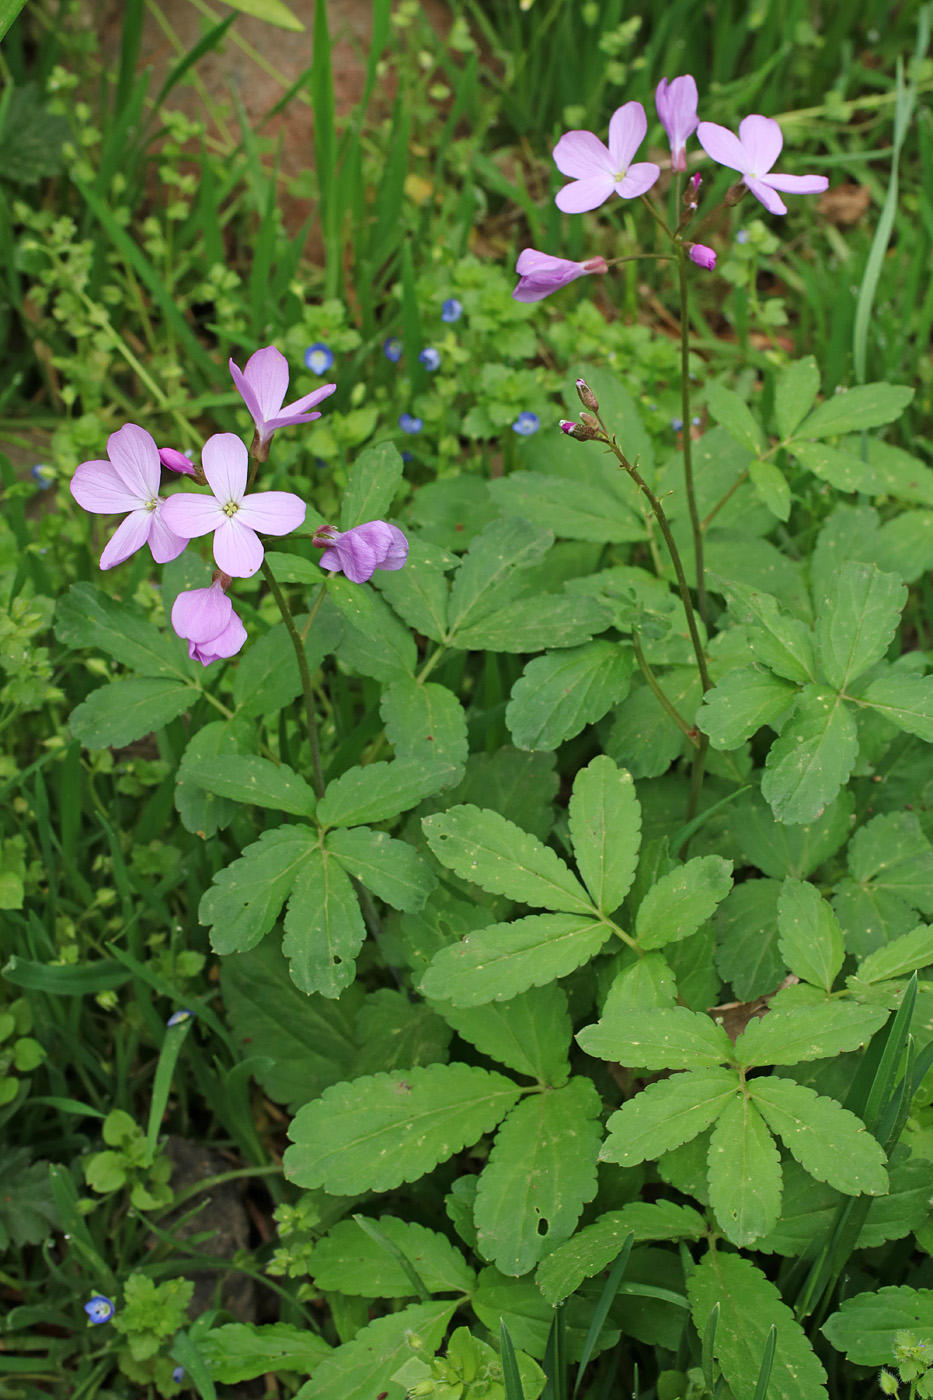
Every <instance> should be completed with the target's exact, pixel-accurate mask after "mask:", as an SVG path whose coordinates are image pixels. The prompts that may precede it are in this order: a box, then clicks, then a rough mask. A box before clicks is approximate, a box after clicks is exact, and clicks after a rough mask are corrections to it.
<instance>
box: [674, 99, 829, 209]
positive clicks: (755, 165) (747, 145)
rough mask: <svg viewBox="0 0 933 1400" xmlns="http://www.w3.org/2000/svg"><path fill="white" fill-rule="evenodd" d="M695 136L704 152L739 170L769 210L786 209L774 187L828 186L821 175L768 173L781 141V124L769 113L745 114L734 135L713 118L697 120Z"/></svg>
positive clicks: (815, 190) (810, 190)
mask: <svg viewBox="0 0 933 1400" xmlns="http://www.w3.org/2000/svg"><path fill="white" fill-rule="evenodd" d="M697 136H698V137H699V140H700V145H701V146H702V147H703V149H704V151H705V152H706V154H707V155H708V156H711V157H712V159H713V160H715V161H717V162H718V164H719V165H727V166H728V167H729V169H730V170H738V171H739V173H740V174H741V176H742V177H743V179H744V181H745V184H746V185H747V186H748V189H749V190H750V191H751V193H752V194H753V195H754V196H755V198H756V199H757V200H759V201H760V202H761V203H762V204H763V205H764V206H765V208H766V209H767V210H768V212H769V213H771V214H786V213H787V206H786V205H785V203H784V201H783V200H782V199H781V198H780V196H779V195H778V194H777V193H776V191H778V190H783V191H784V192H785V193H787V194H822V193H823V191H824V190H825V189H827V187H828V186H829V180H828V179H827V178H826V176H825V175H782V174H780V173H777V174H774V175H772V174H771V173H770V171H771V167H772V165H773V164H774V162H775V161H776V160H777V158H778V156H779V155H780V154H781V149H782V147H783V144H784V137H783V135H782V133H781V128H780V126H779V125H778V123H777V122H776V121H775V120H774V119H773V118H772V117H762V116H759V115H752V116H750V117H745V118H744V120H743V121H741V122H740V123H739V134H738V136H736V135H735V134H734V133H733V132H731V131H729V130H728V128H727V127H724V126H717V124H716V123H715V122H700V125H699V126H698V128H697Z"/></svg>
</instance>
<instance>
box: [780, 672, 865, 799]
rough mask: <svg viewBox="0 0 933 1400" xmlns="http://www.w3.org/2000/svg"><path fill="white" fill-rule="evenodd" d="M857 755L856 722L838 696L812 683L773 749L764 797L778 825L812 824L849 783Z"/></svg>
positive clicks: (803, 692)
mask: <svg viewBox="0 0 933 1400" xmlns="http://www.w3.org/2000/svg"><path fill="white" fill-rule="evenodd" d="M857 754H858V737H857V735H856V732H855V720H854V719H853V718H852V716H851V714H850V713H849V711H848V710H847V709H846V708H845V706H844V705H843V703H842V701H841V699H840V697H839V696H838V695H836V694H835V693H834V692H833V691H831V690H821V689H820V688H819V687H818V686H815V685H808V686H807V687H806V688H805V689H804V690H803V691H801V694H800V699H799V700H798V702H797V707H796V709H795V710H794V712H793V714H792V715H791V717H790V719H788V720H787V722H786V723H785V725H784V727H783V729H782V730H781V735H780V738H779V739H778V740H777V741H776V742H775V743H774V744H772V746H771V751H770V753H769V754H768V758H767V762H766V763H765V771H764V775H763V777H762V780H761V793H762V796H763V797H764V798H765V800H766V801H768V802H770V804H771V810H772V811H773V812H774V815H775V817H776V818H777V820H778V821H782V822H812V821H813V820H814V818H816V817H818V816H819V815H820V813H821V812H822V810H823V808H824V807H825V806H826V805H827V803H829V802H832V800H833V798H834V797H835V796H836V793H837V792H838V791H839V789H840V788H841V787H842V785H843V784H844V783H846V782H848V779H849V774H850V773H851V772H852V768H853V766H854V764H855V759H856V756H857Z"/></svg>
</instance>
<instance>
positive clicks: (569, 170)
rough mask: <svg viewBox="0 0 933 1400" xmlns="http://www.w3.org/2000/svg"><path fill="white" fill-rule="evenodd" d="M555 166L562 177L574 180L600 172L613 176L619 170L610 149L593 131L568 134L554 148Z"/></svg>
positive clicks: (570, 132) (569, 132)
mask: <svg viewBox="0 0 933 1400" xmlns="http://www.w3.org/2000/svg"><path fill="white" fill-rule="evenodd" d="M554 164H555V165H556V166H557V168H558V170H559V171H560V173H561V174H562V175H569V176H570V177H571V178H572V179H574V180H581V179H585V178H586V177H587V176H588V175H594V174H595V173H596V172H597V171H598V170H604V171H605V172H606V174H607V175H611V174H613V172H614V171H615V170H616V169H617V167H616V166H614V165H613V163H612V156H611V155H610V154H609V151H608V149H607V148H606V147H605V146H604V145H603V143H602V141H600V139H599V137H598V136H594V135H593V133H592V131H568V132H566V133H565V134H564V135H563V136H562V137H561V138H560V140H559V141H558V143H557V145H556V146H555V147H554Z"/></svg>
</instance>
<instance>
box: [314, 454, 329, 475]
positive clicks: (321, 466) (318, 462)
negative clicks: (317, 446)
mask: <svg viewBox="0 0 933 1400" xmlns="http://www.w3.org/2000/svg"><path fill="white" fill-rule="evenodd" d="M314 465H315V466H316V467H317V469H318V471H319V472H322V471H324V470H325V468H326V466H327V463H326V462H325V460H324V458H323V457H315V459H314Z"/></svg>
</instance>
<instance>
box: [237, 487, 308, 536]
mask: <svg viewBox="0 0 933 1400" xmlns="http://www.w3.org/2000/svg"><path fill="white" fill-rule="evenodd" d="M306 513H307V507H306V506H305V503H304V501H303V500H302V499H301V497H300V496H295V495H293V494H292V492H291V491H261V492H257V493H256V495H253V496H247V497H246V498H245V499H244V500H243V501H242V502H241V503H240V509H239V510H238V511H237V515H236V518H237V521H238V522H240V523H241V524H243V525H247V526H249V528H250V529H251V530H259V531H260V532H261V533H262V534H263V535H289V534H291V532H292V530H297V529H298V526H299V525H302V524H304V518H305V515H306Z"/></svg>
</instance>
